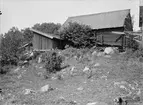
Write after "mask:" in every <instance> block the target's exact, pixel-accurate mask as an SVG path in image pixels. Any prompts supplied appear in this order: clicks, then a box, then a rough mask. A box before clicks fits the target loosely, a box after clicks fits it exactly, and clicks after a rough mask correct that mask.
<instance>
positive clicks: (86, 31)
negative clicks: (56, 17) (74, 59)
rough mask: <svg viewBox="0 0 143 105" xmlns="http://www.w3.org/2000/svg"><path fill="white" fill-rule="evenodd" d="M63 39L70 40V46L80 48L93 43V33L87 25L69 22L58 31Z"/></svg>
mask: <svg viewBox="0 0 143 105" xmlns="http://www.w3.org/2000/svg"><path fill="white" fill-rule="evenodd" d="M59 34H60V36H61V38H62V39H63V40H67V41H69V42H72V44H73V45H72V46H74V47H77V48H81V47H89V46H94V45H95V38H94V34H93V33H92V32H91V28H90V27H89V26H87V25H83V24H78V23H69V25H68V26H67V27H65V28H63V29H62V30H61V31H60V33H59Z"/></svg>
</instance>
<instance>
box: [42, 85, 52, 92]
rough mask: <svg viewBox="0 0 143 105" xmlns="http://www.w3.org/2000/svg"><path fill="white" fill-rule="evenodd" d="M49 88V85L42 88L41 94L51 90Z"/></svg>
mask: <svg viewBox="0 0 143 105" xmlns="http://www.w3.org/2000/svg"><path fill="white" fill-rule="evenodd" d="M49 88H50V86H49V85H48V84H47V85H45V86H43V87H41V89H40V92H46V91H48V90H49Z"/></svg>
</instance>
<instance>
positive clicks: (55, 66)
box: [44, 51, 63, 74]
mask: <svg viewBox="0 0 143 105" xmlns="http://www.w3.org/2000/svg"><path fill="white" fill-rule="evenodd" d="M45 55H46V56H45V60H44V61H45V68H46V71H47V73H48V74H49V73H56V72H57V71H60V70H61V64H62V61H63V58H62V56H60V55H58V54H57V53H56V52H55V51H49V52H47V53H46V54H45Z"/></svg>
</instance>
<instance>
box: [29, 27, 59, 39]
mask: <svg viewBox="0 0 143 105" xmlns="http://www.w3.org/2000/svg"><path fill="white" fill-rule="evenodd" d="M30 30H31V31H32V32H34V33H37V34H39V35H41V36H44V37H47V38H50V39H54V38H55V39H60V36H58V35H54V34H48V33H43V32H41V31H38V30H35V29H33V28H31V29H30Z"/></svg>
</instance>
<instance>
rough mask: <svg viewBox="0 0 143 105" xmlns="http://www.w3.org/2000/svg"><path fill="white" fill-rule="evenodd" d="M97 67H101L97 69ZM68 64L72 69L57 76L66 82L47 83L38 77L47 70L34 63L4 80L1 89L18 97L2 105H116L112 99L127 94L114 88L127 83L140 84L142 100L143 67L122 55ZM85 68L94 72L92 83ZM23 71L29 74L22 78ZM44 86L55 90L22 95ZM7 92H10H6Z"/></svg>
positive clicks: (8, 98)
mask: <svg viewBox="0 0 143 105" xmlns="http://www.w3.org/2000/svg"><path fill="white" fill-rule="evenodd" d="M96 63H99V64H100V66H99V67H94V64H96ZM65 64H69V65H70V67H68V68H65V69H64V71H65V73H63V71H61V72H59V73H58V75H63V77H64V78H63V80H58V79H56V80H51V79H47V80H44V79H43V77H39V76H38V75H37V73H38V72H39V71H41V72H43V71H44V69H43V68H39V67H40V66H42V64H36V63H32V65H30V66H29V67H28V68H22V69H20V70H19V71H18V72H17V74H15V75H13V76H12V77H10V76H7V78H6V77H4V78H5V79H3V80H1V83H0V85H1V87H3V88H4V89H5V91H6V92H7V93H12V94H14V95H16V97H15V98H14V99H12V98H11V97H12V95H11V96H8V95H7V96H6V97H7V99H4V101H3V102H1V103H2V104H4V102H6V101H7V102H9V101H10V99H11V100H16V101H15V102H14V103H17V104H18V105H21V104H26V105H74V104H73V103H72V101H76V102H77V103H78V104H79V105H86V104H87V103H88V102H96V101H102V102H106V103H108V104H109V105H113V99H114V98H115V97H117V96H120V95H121V94H127V93H128V92H127V91H124V90H123V89H120V88H119V87H116V86H114V82H118V81H127V82H128V83H133V81H137V82H138V83H140V85H139V87H140V88H141V92H142V93H141V94H140V96H141V97H143V85H142V84H143V74H141V73H142V72H141V71H142V70H141V67H143V63H139V62H138V61H136V60H130V61H129V62H126V61H124V60H123V57H121V56H120V55H116V56H115V55H114V56H112V57H111V58H107V57H94V60H93V56H92V57H90V58H89V61H87V62H86V60H83V61H82V62H78V61H77V60H75V59H74V58H71V59H68V60H65ZM132 65H134V66H132ZM73 66H75V70H74V73H73V75H71V74H70V70H71V68H72V67H73ZM85 66H89V68H90V69H91V70H92V71H93V72H92V75H93V76H92V77H91V78H89V79H88V78H87V76H88V75H89V74H88V72H87V73H83V71H82V70H83V69H84V67H85ZM135 69H137V70H135ZM24 70H26V72H24V73H23V74H22V71H24ZM136 71H137V72H136ZM19 74H22V77H21V78H20V79H18V78H17V76H18V75H19ZM6 82H7V83H6ZM45 84H49V85H50V86H52V87H53V88H54V90H53V91H50V92H47V93H37V94H34V95H32V94H30V95H23V94H22V90H23V89H24V88H31V89H33V90H35V91H38V90H39V89H40V87H42V86H44V85H45ZM6 88H8V89H7V90H6ZM61 97H64V99H61ZM8 100H9V101H8ZM5 105H6V104H5ZM10 105H15V104H10ZM131 105H132V104H131ZM140 105H141V104H140Z"/></svg>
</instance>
